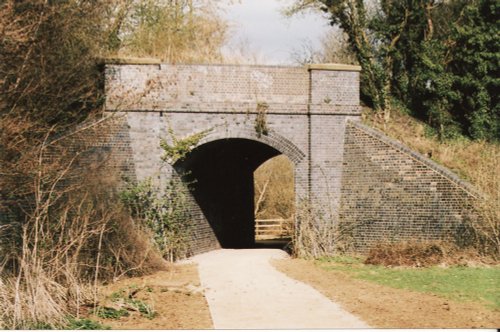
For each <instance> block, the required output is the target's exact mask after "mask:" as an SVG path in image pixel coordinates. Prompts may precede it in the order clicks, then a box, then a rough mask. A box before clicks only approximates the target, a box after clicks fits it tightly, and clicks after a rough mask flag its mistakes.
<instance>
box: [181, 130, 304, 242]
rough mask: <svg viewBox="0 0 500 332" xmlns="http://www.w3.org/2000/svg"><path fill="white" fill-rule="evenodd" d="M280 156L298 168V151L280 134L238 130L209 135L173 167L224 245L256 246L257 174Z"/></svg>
mask: <svg viewBox="0 0 500 332" xmlns="http://www.w3.org/2000/svg"><path fill="white" fill-rule="evenodd" d="M233 129H234V128H233ZM284 151H286V152H284ZM281 154H283V155H286V156H287V157H288V158H289V159H290V160H291V161H292V162H293V163H294V164H296V163H298V162H300V160H301V159H302V158H303V153H302V152H301V151H300V150H299V149H297V148H296V147H295V146H294V145H293V144H292V143H290V142H289V141H287V140H286V139H284V138H283V137H281V136H280V135H279V134H277V133H272V134H271V133H269V135H268V136H264V135H263V136H261V137H257V136H256V135H255V129H253V128H252V129H251V130H250V129H249V130H245V129H242V128H238V130H237V133H236V132H235V131H232V130H230V129H228V128H226V130H224V131H213V132H211V133H209V134H207V136H205V138H204V139H203V140H202V141H201V142H200V144H198V146H197V147H196V148H194V149H193V150H192V151H191V152H190V153H189V155H188V156H187V157H186V158H184V159H183V160H182V161H178V162H177V163H175V164H174V168H175V169H176V171H177V172H178V173H179V174H181V175H182V176H183V178H184V181H185V182H187V183H189V186H190V189H191V192H192V195H193V197H194V199H195V201H196V203H197V204H198V206H199V207H200V208H201V210H202V212H203V214H204V216H205V218H206V219H207V221H208V223H209V224H210V226H211V228H212V230H213V232H214V234H215V236H216V237H217V240H218V242H219V244H220V245H221V247H223V248H248V247H253V246H254V245H255V216H254V171H255V170H256V169H257V168H258V167H259V166H260V165H262V164H263V163H264V162H266V161H267V160H269V159H270V158H273V157H275V156H278V155H281Z"/></svg>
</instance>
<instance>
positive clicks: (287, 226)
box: [255, 217, 293, 240]
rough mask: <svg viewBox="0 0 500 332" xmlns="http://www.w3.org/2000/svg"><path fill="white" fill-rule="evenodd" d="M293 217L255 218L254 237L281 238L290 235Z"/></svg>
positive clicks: (258, 238)
mask: <svg viewBox="0 0 500 332" xmlns="http://www.w3.org/2000/svg"><path fill="white" fill-rule="evenodd" d="M292 231H293V217H292V218H289V219H255V239H256V240H268V239H281V238H287V237H291V236H292Z"/></svg>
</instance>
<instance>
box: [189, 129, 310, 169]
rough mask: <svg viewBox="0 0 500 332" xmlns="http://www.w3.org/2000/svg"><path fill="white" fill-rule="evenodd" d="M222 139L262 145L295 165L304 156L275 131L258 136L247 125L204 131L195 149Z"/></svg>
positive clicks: (270, 130)
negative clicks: (277, 152)
mask: <svg viewBox="0 0 500 332" xmlns="http://www.w3.org/2000/svg"><path fill="white" fill-rule="evenodd" d="M223 139H247V140H251V141H256V142H259V143H263V144H265V145H268V146H270V147H272V148H273V149H276V150H277V151H279V152H280V153H282V154H284V155H285V156H287V157H288V158H289V159H290V160H291V161H292V162H293V163H294V164H296V165H297V164H298V163H300V162H301V161H302V160H303V159H304V157H305V156H306V155H305V153H304V152H303V151H302V150H301V149H299V148H298V147H297V146H296V145H295V144H294V143H293V142H291V141H290V140H289V139H287V138H286V137H285V136H283V135H281V134H280V133H278V132H277V131H276V130H273V129H269V131H268V133H266V134H261V135H259V134H258V133H257V131H256V130H255V128H254V127H252V126H248V125H227V124H224V125H218V126H215V127H212V128H210V129H208V130H206V135H205V136H203V138H202V139H201V140H200V141H199V142H198V144H197V145H196V147H199V146H201V145H203V144H206V143H209V142H213V141H217V140H223Z"/></svg>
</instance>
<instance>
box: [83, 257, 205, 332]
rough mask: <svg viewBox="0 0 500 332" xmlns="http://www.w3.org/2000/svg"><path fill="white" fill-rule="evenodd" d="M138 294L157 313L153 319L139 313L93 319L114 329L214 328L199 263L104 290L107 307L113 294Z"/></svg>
mask: <svg viewBox="0 0 500 332" xmlns="http://www.w3.org/2000/svg"><path fill="white" fill-rule="evenodd" d="M122 291H125V292H126V293H128V294H129V293H130V292H134V299H137V300H141V301H143V302H145V303H147V304H148V305H150V306H151V307H152V308H153V310H154V311H155V312H156V315H155V317H153V318H151V319H149V318H147V317H144V316H143V315H141V314H140V313H139V312H137V311H135V312H134V311H129V316H127V317H120V318H118V319H110V318H108V319H102V318H97V317H95V316H94V317H91V318H92V319H95V320H97V321H99V322H101V323H102V324H104V325H107V326H109V327H111V328H112V329H127V330H128V329H133V330H151V329H162V330H174V329H211V328H213V324H212V320H211V317H210V312H209V309H208V305H207V301H206V300H205V296H204V295H203V290H202V289H201V286H200V280H199V277H198V270H197V266H196V264H183V265H173V266H172V267H171V269H170V270H169V271H160V272H156V273H154V274H152V275H149V276H145V277H141V278H128V279H123V280H120V281H118V282H116V283H113V284H111V285H108V286H104V287H103V288H102V290H101V294H102V299H101V300H100V304H101V305H103V306H110V307H112V306H113V303H112V301H111V300H110V297H112V294H113V293H115V294H116V293H117V292H118V293H120V292H122Z"/></svg>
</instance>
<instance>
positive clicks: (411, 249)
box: [364, 241, 494, 267]
mask: <svg viewBox="0 0 500 332" xmlns="http://www.w3.org/2000/svg"><path fill="white" fill-rule="evenodd" d="M493 262H494V261H492V259H491V258H487V257H484V256H479V255H478V253H477V250H475V249H474V248H468V249H464V248H460V247H458V246H456V245H455V244H453V243H449V242H443V241H420V242H417V241H405V242H395V243H394V242H392V243H389V242H380V243H378V244H377V245H375V246H374V247H373V248H371V249H370V251H369V252H368V255H367V257H366V259H365V261H364V263H365V264H373V265H383V266H409V267H429V266H435V265H463V266H468V265H471V264H472V265H475V264H477V263H485V264H489V263H493Z"/></svg>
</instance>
